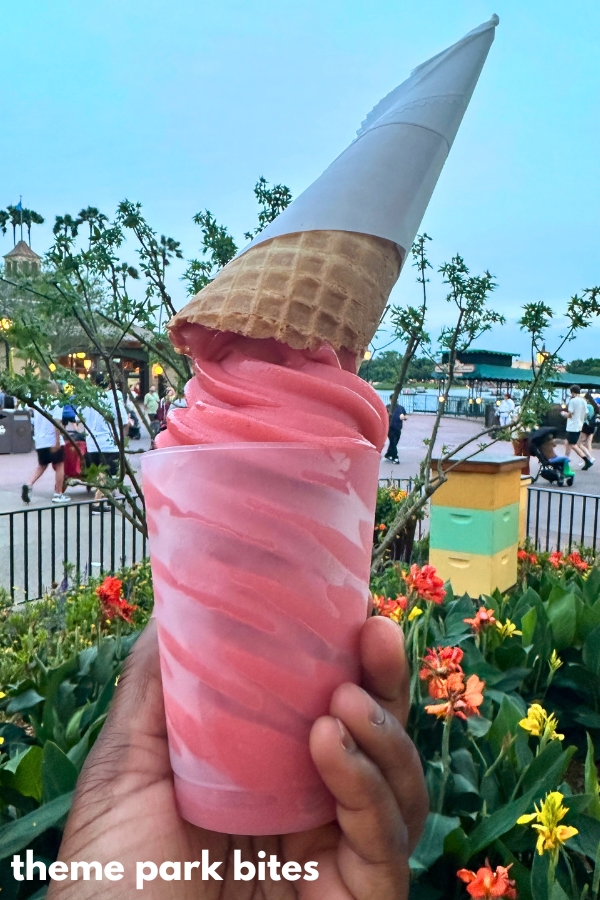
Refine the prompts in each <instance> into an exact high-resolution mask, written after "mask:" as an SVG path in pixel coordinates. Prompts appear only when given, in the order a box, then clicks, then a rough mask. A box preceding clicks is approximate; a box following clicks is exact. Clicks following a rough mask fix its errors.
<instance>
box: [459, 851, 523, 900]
mask: <svg viewBox="0 0 600 900" xmlns="http://www.w3.org/2000/svg"><path fill="white" fill-rule="evenodd" d="M509 869H510V866H506V867H505V866H498V867H497V868H496V869H495V870H494V869H492V868H491V867H490V864H489V862H488V860H486V862H485V866H483V867H482V868H481V869H477V872H471V871H470V870H469V869H459V870H458V872H457V873H456V874H457V876H458V877H459V878H460V880H461V881H464V882H466V884H467V893H469V894H470V895H471V897H474V898H476V900H492V898H498V900H516V897H517V891H516V889H515V882H514V881H513V880H512V878H509V877H508V870H509Z"/></svg>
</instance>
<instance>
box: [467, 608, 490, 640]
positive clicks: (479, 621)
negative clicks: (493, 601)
mask: <svg viewBox="0 0 600 900" xmlns="http://www.w3.org/2000/svg"><path fill="white" fill-rule="evenodd" d="M463 622H466V623H467V625H470V626H471V628H472V629H473V631H474V632H475V633H476V634H479V632H480V631H483V629H484V628H488V627H489V626H490V625H495V624H496V619H495V618H494V610H493V609H486V608H485V606H480V607H479V609H478V610H477V612H476V613H475V618H473V619H463Z"/></svg>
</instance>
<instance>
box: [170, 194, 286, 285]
mask: <svg viewBox="0 0 600 900" xmlns="http://www.w3.org/2000/svg"><path fill="white" fill-rule="evenodd" d="M267 185H268V181H266V180H265V179H264V178H262V177H261V178H259V179H258V181H257V182H256V184H255V185H254V193H255V195H256V198H257V200H258V202H259V203H260V204H262V209H261V210H260V212H259V214H258V227H257V228H255V229H254V231H247V232H246V233H245V235H244V237H245V238H246V239H247V240H252V238H254V237H255V236H256V235H257V234H260V232H261V231H262V230H263V229H264V228H266V226H267V225H268V224H269V222H272V221H273V219H274V218H275V217H276V216H278V215H279V213H280V212H281V211H282V210H284V209H285V208H286V206H289V204H290V203H291V201H292V194H291V191H290V189H289V188H287V187H286V186H285V185H284V184H275V185H273V187H272V188H268V187H267ZM194 222H195V223H196V225H200V228H201V229H202V244H201V253H202V256H203V257H204V259H191V260H190V262H189V265H188V267H187V269H186V270H185V272H184V273H183V279H184V281H187V283H188V287H187V293H188V294H191V295H193V294H197V293H198V291H201V290H202V288H203V287H206V285H207V284H210V282H211V281H212V280H213V279H214V278H215V276H216V275H217V273H218V272H219V271H220V270H221V269H222V268H223V267H224V266H226V265H227V263H228V262H230V261H231V260H232V259H233V258H234V256H235V255H236V253H237V252H238V247H237V244H236V243H235V241H234V239H233V237H232V235H231V234H230V233H229V231H228V230H227V228H226V227H225V226H224V225H219V224H218V222H217V220H216V219H215V217H214V216H213V214H212V213H211V212H210V211H209V210H208V209H205V210H204V212H199V213H196V215H195V216H194Z"/></svg>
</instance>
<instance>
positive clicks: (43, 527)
mask: <svg viewBox="0 0 600 900" xmlns="http://www.w3.org/2000/svg"><path fill="white" fill-rule="evenodd" d="M99 507H100V509H101V510H102V512H100V513H99V514H98V515H95V514H94V512H93V509H98V508H99ZM146 544H147V541H146V538H145V537H144V536H143V535H141V534H140V532H139V531H138V530H137V529H136V528H134V526H133V525H132V524H131V522H129V520H128V519H127V518H126V516H124V515H122V513H121V512H119V510H117V509H116V508H115V507H114V506H111V505H110V504H109V503H108V502H107V501H105V500H103V501H101V502H100V504H98V503H96V502H95V501H93V500H84V501H82V502H80V503H68V504H65V505H64V506H58V505H56V506H45V507H40V508H34V509H22V510H17V511H15V512H6V513H0V548H3V549H2V550H0V588H4V590H6V591H7V593H8V594H9V595H10V598H11V600H12V601H13V603H20V602H22V601H26V600H33V599H36V598H38V597H42V596H43V595H44V594H45V593H46V592H48V591H49V590H52V589H55V588H57V587H58V586H59V585H60V583H61V582H62V581H63V579H64V578H65V574H66V573H67V572H70V573H71V577H72V578H80V579H86V578H88V577H90V576H97V575H101V574H102V573H103V572H114V571H116V570H117V569H119V568H121V567H122V566H125V565H131V564H132V563H134V562H138V561H139V560H141V559H143V558H144V557H145V556H146V552H147V548H146Z"/></svg>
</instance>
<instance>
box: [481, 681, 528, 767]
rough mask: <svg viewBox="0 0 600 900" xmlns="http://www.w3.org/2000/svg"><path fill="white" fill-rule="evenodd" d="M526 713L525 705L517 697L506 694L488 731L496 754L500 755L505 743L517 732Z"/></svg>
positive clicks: (489, 739)
mask: <svg viewBox="0 0 600 900" xmlns="http://www.w3.org/2000/svg"><path fill="white" fill-rule="evenodd" d="M524 715H526V711H525V710H523V706H522V704H521V703H519V702H518V701H517V700H516V699H515V698H513V697H508V696H506V695H504V697H503V698H502V703H501V704H500V709H499V710H498V715H497V716H496V718H495V719H494V721H493V723H492V727H491V728H490V730H489V732H488V741H489V743H490V746H491V748H492V750H493V753H494V756H498V754H499V753H500V751H501V750H502V747H503V745H504V743H505V742H506V741H507V740H510V738H511V737H512V736H513V735H514V734H516V731H517V727H518V723H519V722H520V721H521V719H522V718H523V717H524Z"/></svg>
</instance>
